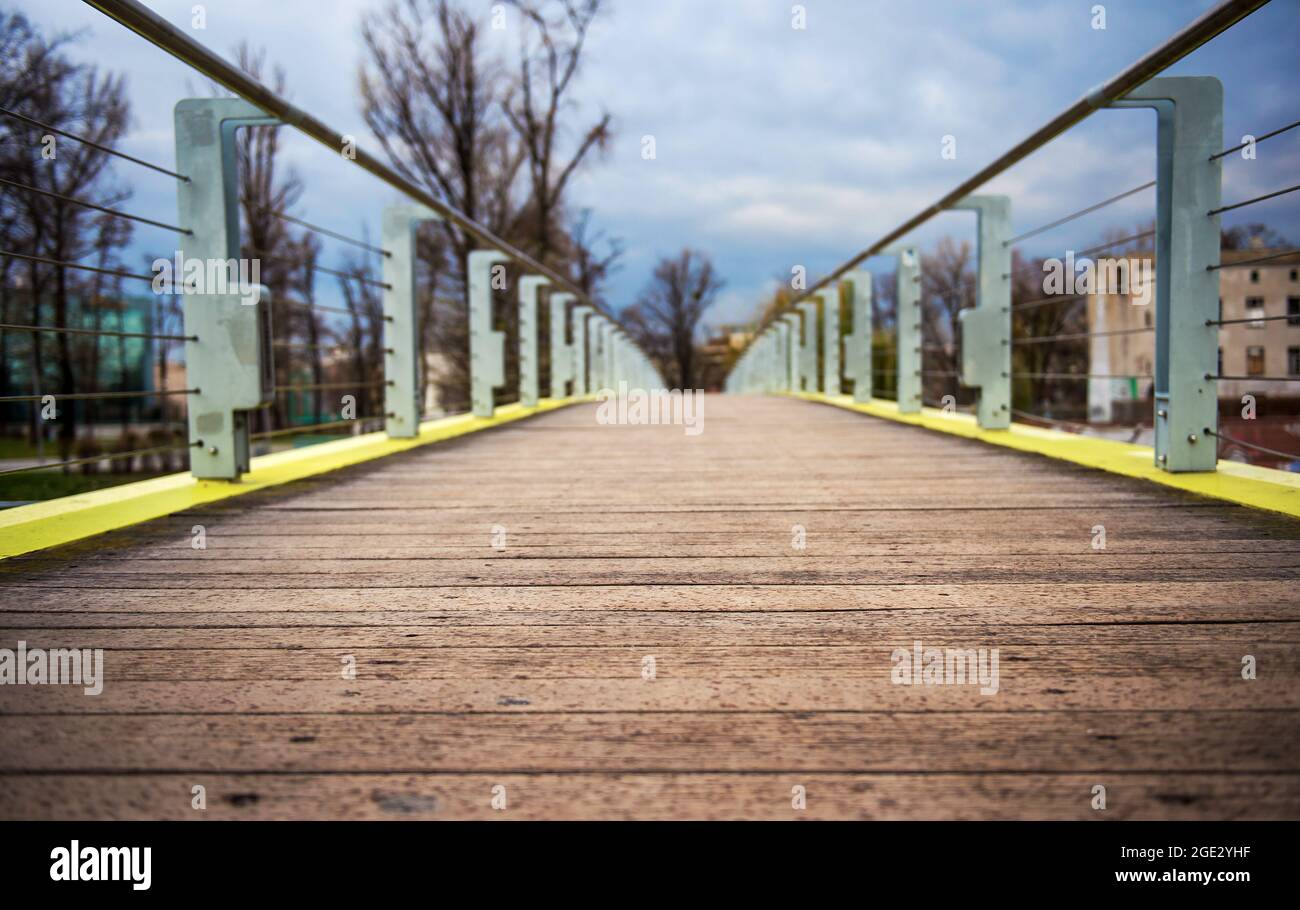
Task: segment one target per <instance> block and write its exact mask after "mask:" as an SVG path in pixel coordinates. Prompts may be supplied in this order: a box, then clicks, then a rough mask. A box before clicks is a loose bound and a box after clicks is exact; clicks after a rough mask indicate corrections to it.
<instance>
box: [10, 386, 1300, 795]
mask: <svg viewBox="0 0 1300 910" xmlns="http://www.w3.org/2000/svg"><path fill="white" fill-rule="evenodd" d="M195 525H201V526H202V527H203V531H204V534H205V537H206V548H205V549H199V550H196V549H193V548H192V546H191V540H192V531H193V528H194V526H195ZM1098 525H1101V526H1103V527H1104V529H1105V536H1106V546H1105V548H1104V549H1095V548H1094V541H1095V540H1096V537H1097V535H1096V531H1095V528H1096V526H1098ZM796 526H797V527H796ZM494 528H501V529H504V533H505V546H504V547H503V548H499V547H494V546H493V542H494V538H493V532H494ZM799 533H801V534H802V543H803V546H802V547H800V546H798V545H797V543H796V541H798V540H799V537H798V534H799ZM497 542H498V543H499V542H500V538H499V533H498V537H497ZM0 586H2V591H0V647H10V648H12V647H14V643H15V642H16V641H18V640H23V641H25V642H27V645H28V647H42V648H59V647H83V648H102V649H104V652H105V661H104V662H105V677H106V678H105V683H104V691H103V693H102V694H101V695H98V696H90V695H86V694H84V693H83V692H82V691H81V690H80V689H78V688H75V687H71V686H0V817H4V818H28V819H37V818H41V819H44V818H61V819H67V818H86V819H91V818H180V819H185V818H212V819H217V818H258V819H278V818H358V819H383V818H449V819H459V818H464V819H472V818H482V819H492V818H497V819H500V818H515V819H542V818H565V819H571V818H572V819H577V818H701V819H705V818H708V819H713V818H718V819H728V818H756V819H785V818H796V817H806V818H853V819H865V818H889V819H912V818H959V819H979V818H989V819H992V818H997V819H1016V818H1079V819H1085V818H1087V819H1092V818H1098V817H1103V818H1116V819H1118V818H1160V819H1174V818H1177V819H1214V818H1233V819H1236V818H1295V817H1297V816H1298V815H1300V758H1298V757H1297V756H1300V593H1298V592H1300V522H1295V521H1292V520H1290V519H1287V518H1285V517H1284V516H1279V515H1277V514H1273V513H1260V512H1253V511H1250V510H1247V509H1244V508H1238V507H1234V506H1228V505H1224V504H1222V503H1218V502H1211V501H1207V500H1201V499H1198V498H1196V497H1192V496H1189V495H1187V494H1183V493H1179V492H1177V491H1173V490H1167V489H1164V488H1159V487H1154V486H1151V485H1147V484H1143V483H1141V482H1139V481H1134V480H1128V479H1124V478H1118V477H1114V476H1111V475H1105V474H1100V473H1097V472H1093V471H1088V470H1086V469H1082V468H1079V467H1076V466H1073V465H1068V464H1063V463H1060V462H1053V461H1050V460H1047V459H1042V458H1038V457H1035V456H1030V455H1024V454H1020V453H1015V452H1012V451H1009V450H1003V449H996V448H993V447H987V446H983V445H981V444H979V443H976V442H972V441H967V440H961V439H956V438H953V437H948V436H941V435H938V434H930V433H927V432H925V431H923V430H919V429H916V428H913V427H907V426H903V425H899V424H895V423H887V422H882V421H876V420H873V419H871V418H867V417H863V416H860V415H856V414H851V413H848V412H844V411H839V410H835V409H831V408H825V407H820V406H817V405H814V404H809V403H806V402H799V401H792V400H784V399H777V400H767V399H757V398H723V397H717V396H711V397H709V398H708V400H707V403H706V409H705V431H704V433H703V434H701V435H699V436H695V437H687V436H685V434H684V433H683V432H682V430H681V428H680V427H678V428H673V427H616V426H615V427H608V426H599V425H597V424H596V423H595V420H594V408H592V407H576V408H572V409H567V410H564V411H558V412H554V413H550V414H546V415H543V416H540V417H538V418H535V419H532V420H529V421H526V422H522V423H519V424H512V425H510V426H508V427H503V428H501V429H499V430H495V431H492V432H489V433H483V434H476V435H473V436H469V437H463V438H460V439H457V440H454V441H452V442H449V443H447V444H444V445H438V446H433V447H430V448H425V449H421V450H416V451H413V452H410V453H406V454H403V455H399V456H394V457H392V458H389V459H386V460H384V461H381V462H375V463H370V464H367V465H364V466H359V467H357V468H353V469H348V470H345V471H340V472H337V473H335V474H331V475H326V476H321V477H315V478H311V479H309V480H305V481H302V482H299V483H295V484H292V485H288V486H286V487H283V488H279V489H274V490H268V491H264V492H259V493H255V494H250V495H248V496H244V497H239V498H237V499H232V500H226V501H223V502H221V503H217V504H213V505H209V506H204V507H202V508H201V509H196V510H194V511H192V512H187V513H182V514H177V515H173V516H168V517H167V518H164V519H160V520H158V521H154V522H150V523H148V524H144V525H139V526H135V527H132V528H127V529H124V530H122V531H120V532H116V533H114V534H110V535H105V536H104V537H102V538H98V539H96V540H93V541H88V542H83V543H80V544H76V545H72V546H69V547H65V548H62V549H60V550H58V551H53V552H46V553H38V554H31V555H29V556H26V557H22V558H18V559H13V560H9V561H7V562H5V563H3V564H0ZM915 641H921V642H923V643H924V645H925V646H926V647H941V648H942V647H951V648H963V649H965V648H986V649H994V648H996V649H997V650H998V655H999V680H998V687H997V691H996V692H981V691H980V687H979V686H978V685H967V684H954V685H935V686H908V685H896V684H894V682H893V680H892V678H891V670H892V668H893V660H892V652H893V650H894V649H895V648H903V649H909V648H911V647H912V644H913V642H915ZM647 658H652V659H653V664H654V674H653V678H652V679H646V678H644V677H643V671H644V670H645V668H646V659H647ZM1243 658H1249V659H1253V661H1254V665H1255V667H1256V678H1255V679H1243V678H1242V662H1243ZM345 662H347V664H346V665H350V666H352V667H354V673H353V675H352V676H351V677H350V678H343V674H342V668H343V667H344V666H345ZM1099 783H1100V784H1103V785H1105V786H1106V787H1107V793H1108V808H1107V810H1106V811H1105V812H1098V811H1097V810H1094V809H1092V808H1091V792H1092V787H1093V786H1095V785H1096V784H1099ZM195 784H202V785H203V786H205V787H206V788H207V791H208V807H207V809H205V810H202V811H198V810H194V809H192V808H191V805H190V803H191V787H192V786H193V785H195ZM497 785H503V786H505V787H506V790H507V792H508V801H507V808H506V809H504V810H494V809H493V808H492V807H491V804H490V800H491V790H492V787H494V786H497ZM796 785H798V786H803V787H805V788H806V791H807V808H806V809H803V810H796V809H792V808H791V804H790V800H791V788H792V787H794V786H796Z"/></svg>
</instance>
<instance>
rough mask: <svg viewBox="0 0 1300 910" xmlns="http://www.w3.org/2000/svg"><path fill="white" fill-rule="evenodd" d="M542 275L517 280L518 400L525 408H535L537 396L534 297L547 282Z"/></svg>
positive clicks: (539, 369)
mask: <svg viewBox="0 0 1300 910" xmlns="http://www.w3.org/2000/svg"><path fill="white" fill-rule="evenodd" d="M550 283H551V280H550V279H549V278H543V277H542V276H541V275H525V276H524V277H523V278H520V279H519V402H520V404H522V405H523V406H524V407H527V408H534V407H537V400H538V396H539V395H540V392H539V388H540V381H539V376H540V374H541V362H540V361H539V360H538V358H537V322H538V319H537V298H538V297H539V296H540V295H541V291H542V288H543V287H545V286H546V285H548V284H550Z"/></svg>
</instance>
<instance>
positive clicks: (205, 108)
mask: <svg viewBox="0 0 1300 910" xmlns="http://www.w3.org/2000/svg"><path fill="white" fill-rule="evenodd" d="M277 122H278V121H276V120H275V119H273V118H271V117H268V116H267V115H266V114H265V113H263V112H262V111H261V110H259V109H258V108H256V107H254V106H253V105H251V104H249V103H248V102H247V101H244V100H242V99H239V98H187V99H185V100H183V101H181V102H179V103H178V104H177V105H176V110H175V132H176V166H177V168H178V169H179V171H180V173H182V174H186V175H188V177H189V180H182V181H178V182H177V185H176V186H177V190H176V200H177V209H178V211H179V213H180V221H179V222H178V223H179V224H180V225H182V226H183V227H185V228H187V229H188V230H189V231H190V233H189V234H188V235H182V238H181V242H180V244H178V249H177V250H176V262H177V265H178V266H180V274H177V275H174V276H173V283H174V284H175V285H177V286H178V287H180V288H181V289H182V290H183V293H182V295H181V300H182V302H183V305H184V310H185V334H186V335H191V336H196V337H197V340H195V341H187V342H185V369H186V375H187V380H186V381H187V382H188V383H189V385H190V387H191V388H194V389H196V390H197V391H196V392H195V393H194V394H193V395H191V396H190V398H189V408H188V409H189V433H190V436H189V438H190V441H191V442H193V443H198V442H200V441H201V442H202V445H197V446H195V447H194V448H192V449H191V450H190V452H191V454H190V472H191V473H192V474H193V475H194V476H195V477H200V478H209V479H221V480H236V479H238V478H239V475H240V474H242V473H244V472H246V471H247V470H248V468H249V460H250V456H251V452H250V450H249V449H250V447H249V441H250V437H249V425H248V424H249V418H248V412H249V411H250V410H254V409H256V408H261V407H263V406H265V405H268V404H270V403H271V402H272V401H273V400H274V397H275V368H274V364H273V362H272V356H271V354H272V349H271V337H272V336H271V299H270V294H269V293H268V292H267V290H266V289H265V288H264V287H259V288H257V289H255V290H253V293H252V294H251V295H249V296H245V295H244V294H242V293H240V292H239V288H238V284H239V283H242V282H239V280H238V279H241V278H244V279H246V278H247V277H249V275H251V264H250V268H249V269H247V270H245V269H241V268H239V265H240V259H241V257H240V247H239V181H238V174H237V166H236V158H235V132H236V130H238V129H239V128H240V127H243V126H269V125H273V124H275V123H277ZM191 262H197V263H198V264H199V265H200V266H202V271H203V274H204V276H205V277H207V276H213V277H217V276H216V275H215V273H216V272H217V271H220V272H221V273H222V275H221V276H220V277H224V278H225V279H227V281H226V284H227V288H213V287H208V286H206V282H205V286H204V287H197V286H193V285H188V284H186V283H185V278H186V275H185V272H186V271H187V269H186V264H187V263H191ZM218 266H219V267H220V268H218ZM232 267H233V268H232ZM260 268H261V267H260V264H258V269H259V273H260ZM232 273H233V274H232ZM232 278H233V279H236V288H235V292H234V293H212V292H213V291H215V290H223V291H224V290H227V289H228V288H229V285H230V281H229V279H232ZM250 297H251V299H249V298H250Z"/></svg>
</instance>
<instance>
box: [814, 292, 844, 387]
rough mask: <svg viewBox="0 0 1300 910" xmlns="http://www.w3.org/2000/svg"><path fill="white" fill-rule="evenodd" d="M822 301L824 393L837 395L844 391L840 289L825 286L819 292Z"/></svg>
mask: <svg viewBox="0 0 1300 910" xmlns="http://www.w3.org/2000/svg"><path fill="white" fill-rule="evenodd" d="M817 296H818V297H820V298H821V302H822V394H824V395H829V396H837V395H839V394H840V392H841V391H843V388H844V384H843V383H842V382H841V381H840V289H839V286H838V285H836V286H834V287H829V288H823V289H822V290H820V291H818V292H817Z"/></svg>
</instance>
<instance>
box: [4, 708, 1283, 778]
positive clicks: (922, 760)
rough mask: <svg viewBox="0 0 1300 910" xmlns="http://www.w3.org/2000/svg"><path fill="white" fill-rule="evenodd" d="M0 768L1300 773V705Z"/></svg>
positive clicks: (707, 726)
mask: <svg viewBox="0 0 1300 910" xmlns="http://www.w3.org/2000/svg"><path fill="white" fill-rule="evenodd" d="M5 733H6V740H7V743H8V745H7V746H6V748H5V750H4V751H3V753H0V771H9V772H13V771H21V772H31V771H65V772H102V771H126V770H141V771H196V772H197V771H224V772H230V773H247V772H251V771H259V770H265V771H279V772H286V771H292V772H330V771H337V772H365V771H384V772H392V771H403V772H418V771H443V772H448V771H455V772H458V773H483V772H489V771H500V772H503V773H505V772H510V771H515V772H552V773H558V772H582V771H679V772H689V773H700V772H711V771H783V770H785V771H788V770H796V769H797V770H799V771H804V772H817V771H827V772H849V771H855V772H870V771H895V772H906V771H915V770H917V768H918V764H919V765H922V766H923V767H924V769H925V770H926V771H927V772H967V773H973V772H990V771H998V772H1031V773H1032V772H1037V773H1060V772H1062V771H1072V772H1086V773H1094V774H1100V773H1105V772H1108V771H1116V772H1124V771H1145V772H1152V771H1157V770H1158V771H1163V772H1165V773H1180V774H1182V773H1189V772H1201V773H1208V772H1224V773H1237V774H1239V773H1244V772H1251V771H1255V772H1264V773H1300V712H1296V711H1289V710H1287V711H1185V712H1169V711H1166V712H1156V711H1110V712H1081V713H1075V712H1070V713H1061V712H1023V713H1008V712H992V711H958V712H953V713H943V712H937V711H921V712H916V713H876V712H846V713H808V714H805V713H771V712H756V713H751V714H745V715H743V716H741V715H738V714H736V713H735V712H723V713H721V714H714V713H710V712H667V713H606V714H592V713H580V712H570V713H563V714H549V715H548V714H517V713H502V714H407V715H401V716H396V717H394V716H390V715H366V716H364V717H361V716H357V715H339V714H311V715H305V714H293V715H251V716H236V715H222V714H207V715H197V716H196V715H174V714H155V715H132V716H129V717H125V718H124V717H109V716H100V715H81V716H76V717H67V716H59V715H51V716H41V717H31V716H11V717H7V718H6V719H5Z"/></svg>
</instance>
